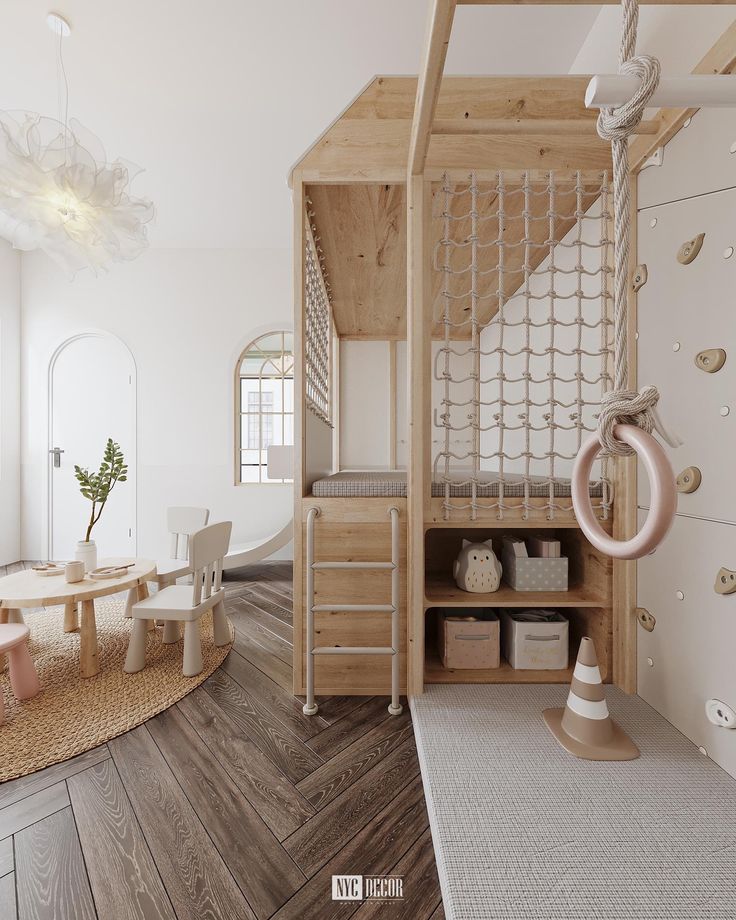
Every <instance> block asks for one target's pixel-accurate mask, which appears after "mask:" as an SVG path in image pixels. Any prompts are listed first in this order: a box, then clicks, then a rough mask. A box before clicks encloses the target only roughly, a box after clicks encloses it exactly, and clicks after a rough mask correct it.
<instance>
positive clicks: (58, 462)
mask: <svg viewBox="0 0 736 920" xmlns="http://www.w3.org/2000/svg"><path fill="white" fill-rule="evenodd" d="M49 453H50V454H53V455H54V466H55V467H60V466H61V455H62V454H63V453H64V451H63V450H62V449H61V448H60V447H53V448H52V449H51V450H50V451H49Z"/></svg>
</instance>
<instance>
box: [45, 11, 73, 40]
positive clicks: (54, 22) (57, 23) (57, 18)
mask: <svg viewBox="0 0 736 920" xmlns="http://www.w3.org/2000/svg"><path fill="white" fill-rule="evenodd" d="M46 25H47V26H48V27H49V29H51V31H52V32H53V33H54V34H56V35H62V36H63V37H64V38H66V37H67V35H69V34H70V33H71V31H72V27H71V26H70V25H69V23H68V22H67V20H66V19H64V17H63V16H62V15H60V14H59V13H49V14H48V15H47V16H46Z"/></svg>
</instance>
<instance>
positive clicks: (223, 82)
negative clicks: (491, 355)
mask: <svg viewBox="0 0 736 920" xmlns="http://www.w3.org/2000/svg"><path fill="white" fill-rule="evenodd" d="M428 6H429V4H428V0H372V2H371V3H365V2H364V0H309V2H306V0H267V2H266V0H260V2H256V0H215V2H210V3H203V2H202V0H199V2H194V0H125V2H124V3H120V2H118V0H115V2H113V0H59V5H58V6H55V7H53V9H56V10H57V11H58V12H60V13H62V14H63V15H64V16H66V17H67V18H68V19H69V21H70V22H71V24H72V27H73V31H72V35H71V37H70V38H69V39H67V40H66V41H65V44H64V49H65V62H66V69H67V73H68V77H69V83H70V105H69V111H70V115H71V116H74V117H76V118H78V119H79V120H80V121H81V122H82V124H83V125H85V127H87V128H89V129H90V130H92V131H93V132H94V133H95V134H97V135H98V136H99V137H100V138H101V139H102V140H103V141H104V143H105V145H106V147H107V150H108V155H109V156H110V158H115V157H117V156H120V157H122V158H124V159H127V160H130V161H133V162H134V163H138V164H140V165H141V166H143V167H144V168H145V172H144V173H142V174H141V176H140V177H139V178H138V179H136V184H135V186H134V188H135V189H136V190H137V191H138V193H139V194H142V195H147V196H149V197H151V198H152V199H153V200H154V202H155V204H156V208H157V217H156V221H155V224H154V225H153V226H152V227H151V230H150V238H151V243H152V245H153V246H158V247H169V248H197V249H199V248H208V249H209V248H288V247H289V246H290V245H291V198H290V193H289V190H288V188H287V184H286V178H287V173H288V171H289V168H290V166H291V165H292V164H293V163H294V161H295V160H297V159H298V157H299V156H300V155H301V154H302V153H303V152H304V150H305V149H306V148H307V147H309V145H310V144H311V143H312V142H313V141H314V140H315V139H316V138H317V137H318V136H319V135H320V134H321V133H322V131H323V130H324V129H325V128H326V127H327V125H328V124H329V123H330V122H331V121H332V120H333V119H334V118H335V117H336V116H337V115H338V114H339V113H340V112H341V110H342V109H343V108H344V107H345V106H346V105H347V104H348V103H349V102H350V101H351V100H352V99H353V98H354V97H355V96H356V95H357V94H358V93H359V92H360V91H361V89H363V87H364V86H365V85H366V84H367V83H368V81H369V80H370V79H371V77H372V76H373V75H374V74H377V73H383V74H390V73H416V72H417V71H418V69H419V61H420V55H421V48H422V44H423V38H424V32H425V25H426V15H427V10H428ZM50 8H52V7H50V5H49V2H48V0H0V108H2V109H11V110H13V109H30V110H33V111H39V112H42V113H44V114H48V115H56V114H57V78H56V60H55V47H54V41H55V38H54V36H53V34H52V33H51V32H50V31H49V30H48V29H47V27H46V25H45V16H46V13H47V12H48V11H49V9H50ZM598 9H599V8H598V7H595V6H585V7H580V6H571V7H559V6H552V7H546V8H544V7H532V6H521V7H491V8H484V7H473V6H470V7H461V8H460V9H459V10H458V13H457V16H456V26H455V29H454V31H453V38H452V41H451V43H450V49H449V54H448V59H447V68H446V71H447V73H465V74H482V73H498V74H502V73H509V74H514V73H517V74H519V73H529V74H535V73H536V74H540V73H542V74H544V73H567V72H568V71H569V69H570V67H571V65H572V63H573V61H574V60H575V57H576V55H577V53H578V51H579V49H580V47H581V45H582V43H583V41H584V39H585V38H586V36H587V34H588V32H589V30H590V28H591V26H592V24H593V22H594V20H595V18H596V15H597V13H598ZM552 33H554V35H555V41H554V42H551V41H550V40H549V36H550V34H552Z"/></svg>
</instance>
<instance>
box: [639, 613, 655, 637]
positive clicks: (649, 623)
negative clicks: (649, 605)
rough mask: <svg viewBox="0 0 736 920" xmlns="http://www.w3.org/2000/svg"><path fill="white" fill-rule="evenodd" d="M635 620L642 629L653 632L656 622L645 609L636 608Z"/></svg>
mask: <svg viewBox="0 0 736 920" xmlns="http://www.w3.org/2000/svg"><path fill="white" fill-rule="evenodd" d="M636 619H637V620H638V621H639V625H640V626H641V627H642V629H646V631H647V632H654V627H655V626H656V625H657V620H656V618H655V617H654V616H653V615H652V614H651V613H650V612H649V611H648V610H647V609H646V607H637V608H636Z"/></svg>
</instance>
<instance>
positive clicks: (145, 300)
mask: <svg viewBox="0 0 736 920" xmlns="http://www.w3.org/2000/svg"><path fill="white" fill-rule="evenodd" d="M22 291H23V298H22V302H23V308H22V342H23V348H22V405H23V422H22V434H21V438H22V501H23V526H22V547H21V550H22V556H23V558H26V559H36V558H42V557H44V556H45V555H46V539H47V519H46V476H47V468H48V467H47V464H48V454H47V449H48V445H47V443H46V431H47V380H48V362H49V358H50V356H51V354H52V353H53V351H54V349H55V348H56V347H57V346H58V345H59V344H60V343H61V342H63V341H64V340H65V339H67V338H68V337H69V336H71V335H74V334H75V333H78V332H80V331H82V330H84V329H105V330H107V331H109V332H112V333H114V334H115V335H117V336H118V337H119V338H121V339H122V340H123V341H124V342H125V343H126V344H127V345H128V347H129V348H130V350H131V351H132V353H133V356H134V358H135V361H136V364H137V368H138V458H137V462H138V552H139V553H140V554H143V555H163V554H165V553H166V550H167V540H166V534H165V509H166V507H167V506H168V505H172V504H192V505H200V504H201V505H206V506H207V507H209V508H210V509H211V510H212V518H211V519H212V520H222V519H232V521H233V542H234V543H236V542H238V541H241V540H243V541H245V540H256V539H258V538H260V537H266V536H268V535H271V534H273V533H275V532H276V531H277V530H279V529H280V528H281V527H282V526H283V524H284V523H285V522H286V521H287V520H288V519H289V517H290V516H291V514H292V489H291V486H290V485H280V484H279V485H243V486H235V485H234V469H233V437H234V405H233V403H234V386H233V374H234V369H235V364H236V361H237V358H238V356H239V354H240V351H241V349H242V348H243V347H245V345H246V344H247V343H248V341H250V338H251V337H252V335H251V334H252V333H253V332H254V331H255V330H261V331H263V327H264V323H273V324H274V325H275V326H278V325H281V324H283V325H284V328H291V325H292V304H293V292H292V271H291V254H290V253H289V252H288V251H287V250H160V249H159V250H149V251H148V252H146V253H144V254H143V255H142V256H141V257H140V258H139V259H138V260H136V261H135V262H131V263H129V264H125V265H119V266H116V267H114V269H113V270H112V271H111V272H110V273H109V274H107V275H101V276H100V277H98V278H95V277H94V276H93V275H91V274H90V273H88V272H81V273H80V274H79V275H78V276H77V278H76V279H75V281H73V282H71V283H70V282H69V281H67V280H66V279H65V278H64V277H63V276H62V274H61V273H60V272H59V270H58V269H57V268H56V267H55V266H54V265H53V264H52V263H51V262H50V261H49V260H48V259H47V257H46V256H45V255H44V254H42V253H31V254H27V255H24V256H23V259H22ZM90 385H92V386H93V385H94V381H90ZM61 446H62V447H63V445H61ZM69 459H70V460H72V459H73V458H69ZM111 500H114V495H113V498H112V499H111ZM80 501H81V499H80ZM100 550H101V552H102V553H103V554H104V547H101V548H100ZM287 558H288V554H287Z"/></svg>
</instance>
